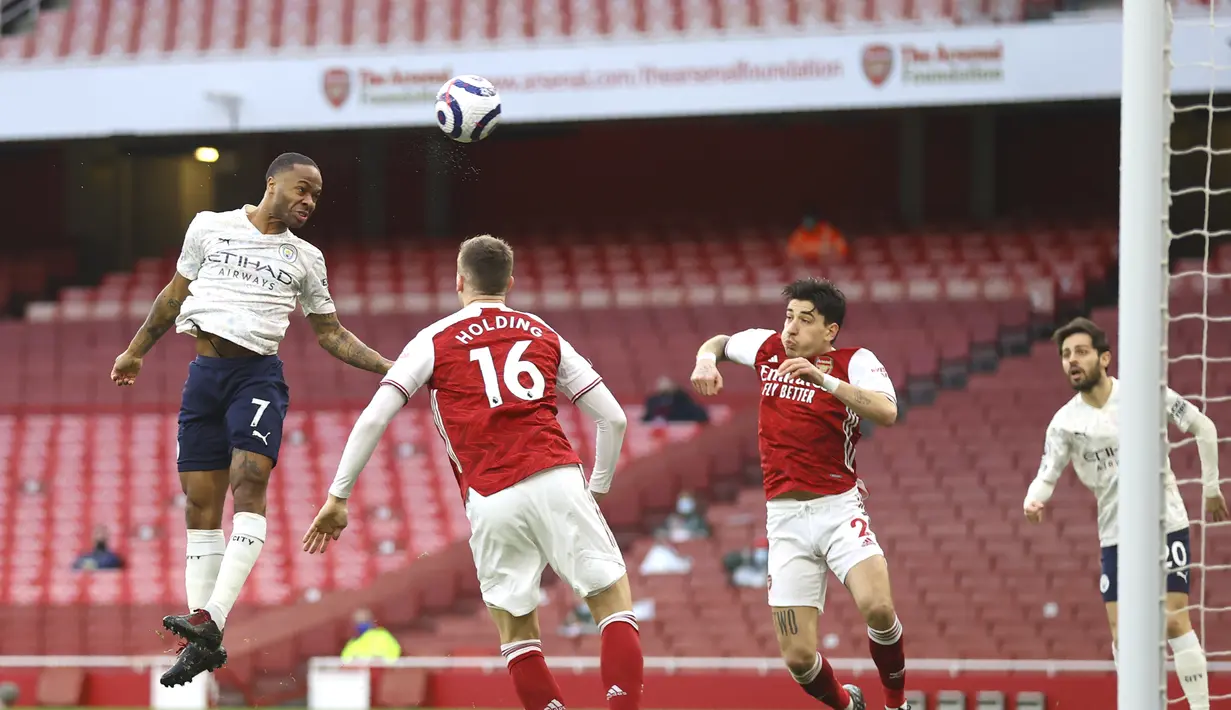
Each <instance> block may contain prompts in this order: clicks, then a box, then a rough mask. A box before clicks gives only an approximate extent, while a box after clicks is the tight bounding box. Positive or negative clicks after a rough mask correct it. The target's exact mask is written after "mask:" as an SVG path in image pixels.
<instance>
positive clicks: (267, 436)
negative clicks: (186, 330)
mask: <svg viewBox="0 0 1231 710" xmlns="http://www.w3.org/2000/svg"><path fill="white" fill-rule="evenodd" d="M290 402H291V397H290V390H289V388H288V387H287V386H286V380H285V379H284V378H283V377H282V360H281V359H279V358H278V356H277V355H260V356H255V357H234V358H223V357H199V356H198V357H197V359H195V360H193V361H192V363H191V364H190V365H189V366H188V381H187V382H185V383H184V396H183V399H182V401H181V403H180V418H179V436H178V452H177V456H176V458H177V463H178V465H179V470H180V471H181V472H182V471H218V470H224V469H229V468H230V467H231V451H232V450H234V449H240V450H243V451H250V452H252V453H254V454H260V455H262V456H268V457H269V458H270V459H272V460H273V462H274V463H275V464H277V463H278V450H279V449H280V448H281V446H282V422H283V420H285V419H286V410H287V407H288V406H290Z"/></svg>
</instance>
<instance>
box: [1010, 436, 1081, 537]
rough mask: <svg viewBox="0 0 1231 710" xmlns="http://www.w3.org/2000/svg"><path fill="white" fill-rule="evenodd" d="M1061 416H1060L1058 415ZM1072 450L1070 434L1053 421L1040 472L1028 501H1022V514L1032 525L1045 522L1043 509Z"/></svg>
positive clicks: (1036, 476)
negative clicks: (1070, 447)
mask: <svg viewBox="0 0 1231 710" xmlns="http://www.w3.org/2000/svg"><path fill="white" fill-rule="evenodd" d="M1057 416H1059V415H1057ZM1069 458H1070V449H1069V439H1068V434H1066V433H1065V431H1064V430H1063V429H1061V428H1060V427H1059V426H1057V425H1056V422H1055V421H1054V420H1053V421H1052V423H1051V424H1050V425H1048V427H1047V435H1046V436H1045V437H1044V439H1043V458H1042V459H1040V460H1039V472H1038V474H1037V475H1035V477H1034V480H1033V481H1031V482H1030V488H1029V489H1027V491H1026V499H1025V500H1024V501H1022V513H1023V514H1025V516H1026V519H1027V520H1029V521H1030V522H1032V523H1040V522H1043V509H1044V508H1045V507H1046V506H1047V501H1049V500H1051V494H1052V492H1053V491H1054V490H1056V483H1058V482H1059V481H1060V474H1062V473H1064V467H1065V466H1067V465H1068V464H1069Z"/></svg>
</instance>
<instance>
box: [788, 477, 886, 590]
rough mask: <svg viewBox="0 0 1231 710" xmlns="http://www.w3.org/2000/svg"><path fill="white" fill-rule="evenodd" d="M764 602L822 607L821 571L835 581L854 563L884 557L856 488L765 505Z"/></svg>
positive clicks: (825, 579) (824, 579)
mask: <svg viewBox="0 0 1231 710" xmlns="http://www.w3.org/2000/svg"><path fill="white" fill-rule="evenodd" d="M765 532H766V537H767V538H768V539H769V584H768V586H769V605H770V606H811V607H816V608H817V609H818V610H822V611H823V610H824V609H825V585H826V582H827V581H828V579H827V576H826V574H825V572H826V571H828V570H832V571H833V573H834V576H836V577H837V578H838V581H839V582H842V583H844V584H845V583H846V575H847V574H848V573H849V572H850V571H851V568H853V567H854V566H855V565H857V564H859V563H860V562H863V561H864V560H866V559H868V558H869V557H875V556H877V555H881V556H884V554H885V553H884V551H883V550H881V546H880V543H878V542H877V541H876V535H875V534H873V533H872V528H871V527H870V523H869V521H868V513H867V511H865V510H864V507H863V496H862V495H861V494H860V492H859V489H858V488H852V489H851V490H849V491H847V492H846V493H841V494H839V495H834V496H825V497H823V498H817V499H814V500H781V499H778V500H771V501H767V502H766V504H765Z"/></svg>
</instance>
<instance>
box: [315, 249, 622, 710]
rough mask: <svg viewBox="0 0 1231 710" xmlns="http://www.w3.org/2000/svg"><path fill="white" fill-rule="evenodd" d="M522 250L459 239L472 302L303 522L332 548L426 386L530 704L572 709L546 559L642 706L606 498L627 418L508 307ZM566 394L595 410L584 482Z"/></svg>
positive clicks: (540, 329) (564, 351)
mask: <svg viewBox="0 0 1231 710" xmlns="http://www.w3.org/2000/svg"><path fill="white" fill-rule="evenodd" d="M512 286H513V250H512V249H511V248H509V245H508V244H506V243H505V242H503V241H502V240H500V239H496V238H493V237H490V236H486V235H484V236H478V237H474V238H472V239H468V240H466V241H465V242H463V243H462V246H461V250H460V253H459V255H458V259H457V292H458V295H459V296H460V298H461V302H462V309H461V310H459V311H457V312H456V313H454V314H453V315H451V316H448V317H446V318H443V319H441V320H439V321H437V322H435V323H433V324H432V325H430V326H428V327H426V328H424V329H423V330H421V331H419V334H418V335H416V336H415V337H414V339H413V340H411V341H410V343H409V344H408V345H407V346H406V348H405V349H404V350H403V351H402V354H401V356H399V357H398V360H397V362H396V363H395V364H394V365H393V369H391V370H390V371H389V374H388V375H387V376H386V377H385V379H384V380H383V381H382V382H381V384H382V385H385V386H383V387H380V388H379V389H378V390H377V392H376V395H375V396H374V397H373V398H372V401H371V403H370V404H369V405H368V406H367V408H366V409H365V410H364V412H363V414H361V415H360V417H359V420H358V421H357V422H355V427H354V430H353V431H352V432H351V434H350V438H349V439H347V442H346V448H345V449H344V450H343V451H342V460H341V461H340V462H339V463H338V473H337V477H336V478H335V479H334V482H333V485H332V486H331V487H330V489H329V498H328V500H327V501H326V503H325V505H324V506H323V507H322V508H321V511H320V513H319V514H318V515H317V516H316V520H315V522H313V523H312V526H311V527H310V528H309V529H308V531H307V533H305V534H304V549H305V550H307V551H308V552H317V551H320V552H323V551H324V550H325V549H326V547H327V546H328V544H329V541H330V540H337V539H338V536H339V535H340V534H341V533H342V530H343V528H345V527H346V523H347V502H346V501H347V498H348V497H349V496H350V493H351V489H352V488H353V487H354V485H355V479H356V477H357V476H358V475H359V472H360V471H362V470H363V467H364V466H365V465H366V464H367V462H368V459H369V458H370V457H371V456H372V452H373V451H374V450H375V448H376V443H377V441H379V440H380V437H381V435H382V434H383V433H384V431H385V427H387V426H388V424H389V422H390V421H391V420H392V419H393V416H394V415H395V414H397V412H398V410H400V409H401V408H402V407H403V406H404V405H405V404H406V402H407V401H408V400H409V399H410V398H411V397H412V396H413V395H414V393H415V392H416V391H417V390H419V389H420V388H422V387H425V386H426V387H427V388H428V389H429V396H430V399H431V406H432V414H433V416H434V418H435V420H436V428H437V431H438V432H439V434H440V436H441V438H442V439H443V440H444V442H445V448H446V450H447V451H448V453H449V461H450V463H451V464H452V466H453V471H454V474H455V475H456V477H457V482H458V485H459V486H460V488H461V496H462V501H463V503H464V505H465V506H466V517H467V518H469V520H470V526H471V535H470V549H471V552H472V553H473V555H474V564H475V568H476V569H477V570H478V575H479V586H480V589H481V590H482V593H483V601H484V602H485V603H486V604H487V606H488V608H489V610H490V612H491V615H492V619H493V620H494V621H495V622H496V627H497V629H498V630H499V632H500V643H501V647H500V650H501V653H502V654H503V655H504V657H505V659H506V660H507V662H508V668H509V674H510V675H511V676H512V678H513V685H514V687H515V688H516V690H517V696H518V698H520V699H521V703H522V706H523V707H524V708H525V709H526V710H564V707H565V706H564V700H563V698H562V697H561V694H560V688H559V687H558V686H557V685H556V681H555V679H554V678H553V677H552V675H551V671H549V670H548V669H547V664H546V662H545V661H544V660H543V649H542V643H541V642H540V640H539V639H540V638H541V635H540V633H539V620H538V613H537V611H536V610H537V608H538V605H539V579H540V577H541V575H542V573H543V569H544V567H545V566H546V565H551V567H552V569H554V570H555V571H556V573H557V574H559V575H560V577H561V578H562V579H563V580H565V582H567V583H568V584H569V586H571V587H572V588H573V591H574V592H576V593H577V595H578V596H580V597H582V598H584V599H585V600H586V603H587V604H588V605H589V607H590V611H592V612H593V613H594V618H595V619H598V620H599V622H598V628H599V630H600V632H601V633H602V650H601V652H600V665H601V671H600V673H601V676H602V680H603V688H604V689H605V691H606V693H607V705H608V707H609V708H610V709H611V710H638V708H640V707H641V682H642V671H643V659H642V655H641V637H640V631H639V630H638V626H637V619H636V617H635V616H634V615H633V611H632V609H633V600H632V592H631V591H630V589H629V584H628V576H627V574H626V572H625V567H624V558H623V556H622V555H621V554H620V549H619V547H617V546H616V542H615V537H614V536H613V535H612V534H611V530H610V529H609V528H608V527H607V523H606V521H605V520H604V519H603V514H602V513H601V512H599V509H598V505H597V504H596V501H597V500H599V499H601V498H602V496H603V495H605V494H606V493H607V491H608V490H609V488H610V486H611V479H612V476H613V475H614V473H615V466H616V461H617V460H618V458H619V455H620V447H621V445H622V444H623V441H624V428H625V426H626V423H627V420H626V419H625V415H624V410H623V409H621V408H620V404H619V402H617V401H616V399H615V397H613V396H612V394H611V392H609V391H608V390H607V387H606V385H604V384H603V383H602V378H600V377H599V376H598V374H597V373H596V372H595V371H594V369H593V368H592V367H590V363H589V362H588V361H587V360H586V359H585V358H583V357H581V356H580V355H578V354H577V351H576V350H574V349H573V347H572V346H571V345H569V343H568V342H567V341H566V340H565V339H564V338H562V337H560V336H559V335H558V334H557V333H556V332H555V331H554V330H552V329H551V328H550V327H549V326H547V325H546V324H545V323H543V321H541V320H539V318H538V317H536V316H533V315H531V314H529V313H524V312H521V311H517V310H514V309H512V308H509V307H508V306H507V305H505V303H504V299H505V295H506V294H507V293H508V291H509V289H510V288H512ZM557 395H564V396H565V397H568V398H569V399H571V400H572V401H573V402H575V403H576V404H577V406H579V407H580V408H581V410H582V411H584V412H585V413H586V414H587V415H589V416H590V417H591V418H592V419H594V420H595V421H596V422H597V423H598V440H597V443H596V445H595V450H596V454H597V455H596V459H595V462H594V472H593V474H592V475H591V477H590V484H589V490H587V489H586V481H585V475H584V473H583V471H582V467H581V459H579V458H578V457H577V454H576V453H575V452H574V451H573V447H572V445H571V444H570V443H569V441H568V439H567V438H566V437H565V435H564V430H563V429H562V428H561V427H560V423H559V422H558V421H557V420H556V400H557Z"/></svg>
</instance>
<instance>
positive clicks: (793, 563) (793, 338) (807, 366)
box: [692, 279, 910, 710]
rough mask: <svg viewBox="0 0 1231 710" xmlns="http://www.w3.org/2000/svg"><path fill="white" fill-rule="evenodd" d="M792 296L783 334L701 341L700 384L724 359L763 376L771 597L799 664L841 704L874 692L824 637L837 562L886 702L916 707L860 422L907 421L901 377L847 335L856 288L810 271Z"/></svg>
mask: <svg viewBox="0 0 1231 710" xmlns="http://www.w3.org/2000/svg"><path fill="white" fill-rule="evenodd" d="M783 295H784V296H785V297H786V299H787V305H786V322H785V323H784V324H783V326H782V332H781V333H775V332H774V331H772V330H764V329H752V330H745V331H742V332H739V333H736V334H734V335H731V336H726V335H717V336H714V337H713V338H710V339H709V340H707V341H706V342H705V344H704V345H702V346H701V349H700V350H699V351H698V352H697V366H696V369H695V370H693V373H692V384H693V387H694V388H696V390H697V391H698V392H700V393H701V394H703V395H715V394H718V393H719V392H720V391H722V375H721V374H719V372H718V366H717V363H718V362H719V361H722V360H730V361H731V362H735V363H738V364H740V365H747V366H749V367H752V368H754V369H755V370H756V372H757V375H758V376H759V377H760V379H761V404H760V423H759V426H758V436H759V439H760V448H761V468H762V471H763V472H764V475H765V497H766V499H767V503H766V531H767V537H768V538H769V605H770V608H771V609H772V610H773V617H774V625H775V628H776V630H777V633H778V645H779V647H780V648H781V650H782V658H783V660H784V661H786V665H787V668H789V669H790V671H791V675H793V676H794V677H795V680H797V681H798V682H799V684H800V685H802V686H803V688H804V690H805V691H806V692H807V693H808V694H809V695H811V696H812V697H814V698H817V699H818V700H820V701H821V702H823V703H825V704H826V705H828V706H829V707H831V708H835V709H836V710H863V708H864V707H865V701H864V698H863V693H862V691H861V690H860V689H859V688H857V687H855V686H853V685H846V686H843V685H840V684H839V683H838V681H837V679H836V677H835V676H834V672H833V668H832V667H831V666H830V665H829V662H828V661H827V660H825V659H824V658H823V657H822V656H821V654H820V652H818V651H817V647H816V638H817V631H816V627H817V617H818V614H819V612H820V611H821V610H823V608H824V605H825V583H826V572H827V571H832V572H833V573H834V575H835V576H836V577H837V578H838V580H839V581H840V582H842V583H843V584H845V585H846V588H847V589H849V590H850V592H851V596H852V597H854V599H855V603H856V605H858V607H859V611H860V612H861V613H862V614H863V616H864V619H866V620H867V623H868V637H869V639H870V641H869V646H870V648H871V652H872V660H873V661H875V663H876V667H877V669H878V670H879V671H880V676H881V683H882V684H883V685H884V689H885V706H886V708H888V709H889V710H909V707H910V705H909V704H908V703H907V702H906V698H905V692H904V688H905V681H906V659H905V655H904V654H903V650H902V624H901V623H900V622H899V621H898V617H897V614H896V613H895V612H894V607H893V597H892V595H891V593H890V589H889V568H888V565H887V564H886V562H885V556H884V552H883V551H882V550H881V547H880V545H879V544H878V543H877V541H876V535H874V534H873V533H872V528H871V526H870V523H869V520H868V514H867V511H866V510H865V509H864V506H863V485H862V483H861V482H860V480H859V477H858V476H857V474H856V467H855V445H856V444H857V443H858V442H859V436H860V432H859V423H860V421H861V420H863V419H867V420H869V421H872V422H875V423H876V424H879V425H881V426H892V425H893V423H894V422H895V421H896V420H897V416H898V408H897V397H896V395H895V393H894V389H893V382H892V381H891V380H890V379H889V375H888V374H887V373H886V372H885V367H884V366H883V365H881V363H880V361H879V360H877V359H876V356H875V355H873V354H872V352H871V351H869V350H866V349H864V348H854V347H841V348H840V347H838V346H837V345H836V344H835V341H836V340H837V338H838V333H839V331H840V330H841V328H842V321H843V318H844V317H845V315H846V298H845V297H844V296H843V295H842V292H841V291H839V290H838V289H837V288H836V287H834V285H833V284H832V283H830V282H829V281H826V280H823V279H803V280H800V281H796V282H794V283H792V284H790V285H789V286H787V287H786V288H785V289H784V290H783Z"/></svg>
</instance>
